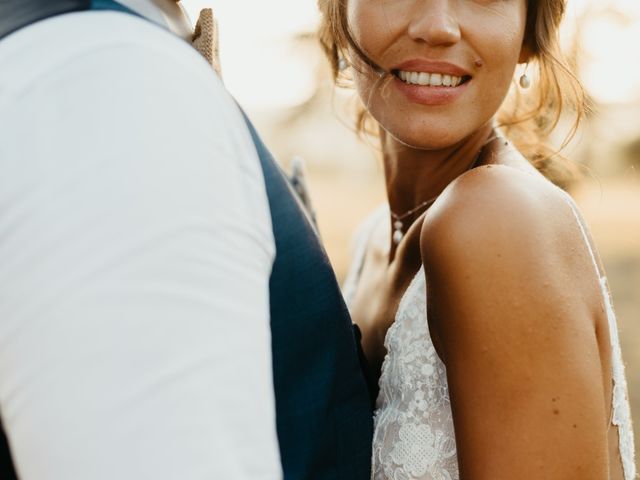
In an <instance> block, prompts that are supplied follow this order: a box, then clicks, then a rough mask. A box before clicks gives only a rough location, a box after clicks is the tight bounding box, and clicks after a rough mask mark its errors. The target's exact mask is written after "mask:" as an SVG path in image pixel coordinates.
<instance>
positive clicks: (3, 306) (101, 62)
mask: <svg viewBox="0 0 640 480" xmlns="http://www.w3.org/2000/svg"><path fill="white" fill-rule="evenodd" d="M0 72H2V73H1V75H0V414H1V418H2V423H3V427H4V429H5V432H6V433H7V436H8V438H9V441H10V445H11V450H12V455H13V458H14V463H15V464H16V466H17V469H18V474H19V476H20V478H21V479H22V480H40V479H46V480H96V479H105V480H107V479H108V480H129V479H136V480H139V479H153V480H163V479H180V480H191V479H193V480H196V479H224V480H234V479H243V480H244V479H252V480H260V479H275V478H280V477H281V467H280V462H279V452H278V446H277V438H276V429H275V406H274V394H273V380H272V370H271V347H270V345H271V344H270V340H271V339H270V330H269V293H268V282H269V275H270V271H271V267H272V263H273V258H274V252H275V248H274V240H273V234H272V231H271V220H270V214H269V209H268V203H267V199H266V193H265V187H264V179H263V176H262V172H261V169H260V165H259V161H258V158H257V154H256V151H255V148H254V146H253V144H252V142H251V138H250V136H249V133H248V131H247V129H246V126H245V125H244V122H243V119H242V117H241V114H240V112H239V110H238V108H237V107H236V105H235V103H234V101H233V100H232V99H231V98H230V97H229V96H228V94H227V93H226V92H225V90H224V88H223V86H222V84H221V82H220V81H219V80H218V79H217V77H215V75H214V73H213V71H212V69H211V67H210V66H209V65H208V64H207V63H206V62H205V61H204V59H202V58H201V57H200V56H199V54H198V53H197V52H195V51H194V50H193V49H192V48H191V46H190V45H188V44H187V43H186V42H184V41H182V40H180V39H178V38H176V37H174V36H172V35H170V34H168V33H167V32H166V31H165V30H163V29H162V28H159V27H158V26H156V25H153V24H152V23H150V22H147V21H145V20H142V19H139V18H136V17H134V16H131V15H127V14H122V13H114V12H82V13H75V14H68V15H64V16H60V17H56V18H53V19H49V20H45V21H42V22H39V23H36V24H34V25H32V26H29V27H27V28H25V29H23V30H20V31H18V32H16V33H14V34H12V35H10V36H9V37H7V38H6V39H4V40H3V41H1V42H0Z"/></svg>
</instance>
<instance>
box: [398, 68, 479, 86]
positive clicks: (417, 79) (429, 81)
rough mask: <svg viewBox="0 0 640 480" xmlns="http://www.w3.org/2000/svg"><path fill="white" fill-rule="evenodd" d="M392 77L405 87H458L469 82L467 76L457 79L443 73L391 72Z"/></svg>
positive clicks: (469, 78)
mask: <svg viewBox="0 0 640 480" xmlns="http://www.w3.org/2000/svg"><path fill="white" fill-rule="evenodd" d="M392 73H393V75H394V76H396V77H397V78H399V79H400V80H401V81H403V82H404V83H406V84H407V85H421V86H424V87H459V86H460V85H463V84H465V83H467V82H468V81H469V80H471V77H470V76H469V75H465V76H464V77H457V76H455V75H447V74H444V73H427V72H410V71H406V70H393V71H392Z"/></svg>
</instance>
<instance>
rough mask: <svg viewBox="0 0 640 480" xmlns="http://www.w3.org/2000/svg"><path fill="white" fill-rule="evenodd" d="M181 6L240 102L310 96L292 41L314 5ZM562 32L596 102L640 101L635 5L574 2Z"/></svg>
mask: <svg viewBox="0 0 640 480" xmlns="http://www.w3.org/2000/svg"><path fill="white" fill-rule="evenodd" d="M183 3H184V4H185V6H186V8H187V10H188V11H189V14H190V15H191V16H192V18H194V19H195V18H197V15H198V11H199V10H200V9H201V8H205V7H211V8H213V9H214V12H215V14H216V15H217V17H218V19H219V22H220V31H221V39H220V41H221V55H222V62H223V68H224V74H225V80H226V83H227V86H228V88H229V90H231V92H232V93H233V94H234V95H235V96H236V98H238V100H239V101H240V103H242V104H243V105H245V106H246V107H248V108H250V109H260V110H262V109H270V108H282V107H286V106H291V105H295V104H299V103H301V102H302V101H304V100H305V99H307V98H308V97H309V95H310V94H311V92H312V91H313V88H314V86H313V85H312V81H313V78H314V71H313V68H314V66H313V64H309V63H308V62H307V61H306V58H305V57H304V55H303V54H302V53H301V52H299V51H296V49H295V47H294V46H292V44H291V42H289V39H290V38H291V37H292V36H294V35H295V34H297V33H300V32H303V31H309V30H312V29H313V28H314V26H315V24H316V22H317V10H316V1H315V0H277V1H270V2H264V1H261V0H250V1H242V2H238V1H237V0H185V1H184V2H183ZM579 20H580V21H581V22H580V23H581V28H580V29H577V28H576V24H577V22H578V21H579ZM565 30H566V35H565V36H566V37H569V38H571V37H573V35H575V34H576V32H577V33H578V34H579V35H580V41H579V46H580V48H581V49H582V51H583V54H584V55H583V64H582V65H581V72H580V74H581V78H582V80H583V81H584V83H585V85H586V87H587V88H588V90H589V91H590V93H591V94H592V95H593V96H594V97H595V98H596V100H598V101H599V102H603V103H620V102H625V101H629V100H631V99H634V98H638V97H640V64H639V63H638V62H637V61H635V56H634V55H632V54H631V49H632V46H634V45H639V44H640V2H638V1H637V0H571V1H570V2H569V14H568V18H567V22H566V25H565ZM258 52H259V53H258Z"/></svg>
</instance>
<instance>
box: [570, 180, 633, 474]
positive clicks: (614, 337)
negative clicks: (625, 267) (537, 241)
mask: <svg viewBox="0 0 640 480" xmlns="http://www.w3.org/2000/svg"><path fill="white" fill-rule="evenodd" d="M561 191H562V193H563V194H564V195H565V198H566V199H567V202H568V203H569V206H570V207H571V210H572V211H573V215H574V216H575V218H576V221H577V223H578V226H579V227H580V232H582V236H583V238H584V241H585V243H586V245H587V249H588V250H589V255H591V260H592V261H593V265H594V268H595V270H596V273H597V275H598V279H599V282H600V289H601V291H602V296H603V299H604V305H605V310H606V313H607V320H608V324H609V337H610V339H611V364H612V373H611V375H612V380H613V393H612V400H611V401H612V406H611V420H610V423H611V424H613V425H615V426H616V427H618V447H619V449H620V457H621V459H622V467H623V470H624V478H625V480H632V479H635V478H636V465H635V452H634V438H633V428H632V424H631V410H630V406H629V395H628V392H627V380H626V376H625V372H624V363H623V361H622V350H621V349H620V338H619V335H618V323H617V320H616V315H615V312H614V310H613V303H612V301H611V294H610V292H609V287H608V285H607V279H606V277H605V276H604V275H603V274H602V273H601V272H600V267H599V266H598V261H597V260H596V256H595V253H594V251H593V248H592V247H591V243H590V241H589V236H588V235H587V231H586V229H585V227H584V225H583V223H582V219H581V217H580V214H579V213H578V207H577V205H576V203H575V201H574V200H573V198H571V196H570V195H569V194H568V193H566V192H565V191H564V190H561Z"/></svg>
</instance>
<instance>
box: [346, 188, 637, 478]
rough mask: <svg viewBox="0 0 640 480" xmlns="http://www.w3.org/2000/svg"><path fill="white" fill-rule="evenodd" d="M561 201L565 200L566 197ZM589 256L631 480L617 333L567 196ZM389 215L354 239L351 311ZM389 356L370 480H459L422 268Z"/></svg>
mask: <svg viewBox="0 0 640 480" xmlns="http://www.w3.org/2000/svg"><path fill="white" fill-rule="evenodd" d="M563 193H564V192H563ZM565 195H566V198H567V200H568V203H569V205H570V206H571V208H572V210H573V213H574V215H575V217H576V220H577V221H578V225H579V226H580V229H581V231H582V234H583V237H584V240H585V242H586V244H587V248H588V249H589V253H590V254H591V258H592V260H593V263H594V266H595V268H596V272H597V275H598V278H600V284H601V290H602V294H603V296H604V302H605V307H606V312H607V320H608V323H609V331H610V337H611V347H612V359H611V360H612V378H613V394H612V408H611V417H612V418H611V423H612V425H615V426H616V427H617V428H618V432H619V450H620V457H621V459H622V466H623V470H624V479H625V480H634V479H635V478H636V465H635V451H634V448H635V447H634V438H633V428H632V422H631V410H630V407H629V400H628V394H627V381H626V378H625V372H624V363H623V361H622V353H621V350H620V341H619V336H618V326H617V321H616V316H615V313H614V310H613V306H612V302H611V297H610V294H609V289H608V287H607V282H606V278H605V277H603V276H602V275H601V274H600V271H599V268H598V263H597V261H596V258H595V255H594V253H593V250H592V248H591V243H590V242H589V238H588V236H587V234H586V231H585V229H584V226H583V224H582V221H581V219H580V216H579V214H578V211H577V207H576V206H575V203H574V202H573V200H572V199H571V197H570V196H569V195H568V194H565ZM385 212H388V209H387V208H384V207H383V208H381V209H378V210H377V211H376V212H375V213H374V214H373V215H371V216H370V217H369V219H368V220H367V222H366V223H365V225H363V228H362V229H361V231H360V235H358V241H357V245H356V246H357V248H358V251H357V252H356V255H355V257H354V260H353V263H352V265H351V269H350V274H349V277H348V280H347V282H346V283H345V290H344V295H345V299H346V300H347V304H349V303H351V300H352V299H353V296H354V294H355V291H356V288H357V284H358V281H359V276H360V271H361V269H362V264H363V263H364V256H365V250H366V244H367V243H368V239H369V236H370V233H371V231H372V230H373V226H374V225H375V222H376V220H377V219H378V218H381V214H384V213H385ZM384 345H385V347H386V349H387V355H386V357H385V359H384V362H383V364H382V375H381V377H380V382H379V383H380V394H379V395H378V400H377V404H376V412H375V418H374V436H373V456H372V472H371V478H372V479H373V480H459V478H460V474H459V470H458V458H457V452H456V442H455V432H454V428H453V419H452V414H451V403H450V400H449V388H448V385H447V377H446V368H445V365H444V363H443V362H442V361H441V360H440V358H439V357H438V355H437V353H436V351H435V348H434V346H433V342H432V341H431V336H430V334H429V327H428V323H427V305H426V282H425V278H424V270H423V269H422V268H421V269H420V271H419V272H418V273H417V274H416V276H415V277H414V279H413V280H412V282H411V285H409V288H408V289H407V291H406V292H405V294H404V296H403V298H402V301H401V302H400V306H399V308H398V312H397V314H396V318H395V322H394V323H393V324H392V325H391V327H389V330H388V331H387V334H386V337H385V341H384Z"/></svg>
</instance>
